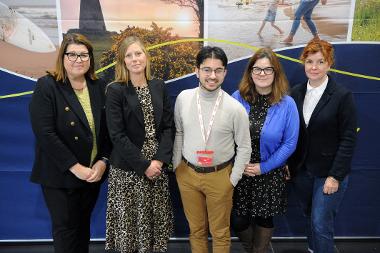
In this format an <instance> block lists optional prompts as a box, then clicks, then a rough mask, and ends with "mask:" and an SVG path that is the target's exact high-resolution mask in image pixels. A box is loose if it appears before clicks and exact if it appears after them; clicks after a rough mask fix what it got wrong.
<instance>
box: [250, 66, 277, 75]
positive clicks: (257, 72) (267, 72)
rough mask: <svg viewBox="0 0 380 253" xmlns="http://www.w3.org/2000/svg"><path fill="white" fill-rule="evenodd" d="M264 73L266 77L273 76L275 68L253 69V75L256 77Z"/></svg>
mask: <svg viewBox="0 0 380 253" xmlns="http://www.w3.org/2000/svg"><path fill="white" fill-rule="evenodd" d="M262 72H264V75H272V74H273V73H274V68H273V67H266V68H263V69H262V68H259V67H253V68H252V70H251V73H252V74H254V75H261V73H262Z"/></svg>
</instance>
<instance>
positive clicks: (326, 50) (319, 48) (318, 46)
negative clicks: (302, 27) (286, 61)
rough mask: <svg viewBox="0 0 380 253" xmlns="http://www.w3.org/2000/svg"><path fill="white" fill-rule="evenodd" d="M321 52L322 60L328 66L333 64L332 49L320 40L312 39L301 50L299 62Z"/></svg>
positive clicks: (327, 43)
mask: <svg viewBox="0 0 380 253" xmlns="http://www.w3.org/2000/svg"><path fill="white" fill-rule="evenodd" d="M318 52H321V53H322V55H323V58H325V60H326V61H327V62H328V63H329V65H330V66H332V65H333V64H334V48H333V46H332V45H331V44H330V43H329V42H327V41H325V40H321V39H312V40H311V41H309V43H307V45H306V47H305V48H304V49H303V51H302V54H301V56H300V60H301V61H302V62H305V59H306V58H307V57H308V56H309V55H311V54H315V53H318Z"/></svg>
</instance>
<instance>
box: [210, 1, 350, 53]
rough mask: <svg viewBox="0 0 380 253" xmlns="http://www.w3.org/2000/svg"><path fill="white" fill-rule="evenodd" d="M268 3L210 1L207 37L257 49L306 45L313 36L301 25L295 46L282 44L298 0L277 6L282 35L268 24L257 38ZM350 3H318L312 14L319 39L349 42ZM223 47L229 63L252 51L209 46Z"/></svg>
mask: <svg viewBox="0 0 380 253" xmlns="http://www.w3.org/2000/svg"><path fill="white" fill-rule="evenodd" d="M269 2H270V1H268V0H257V1H255V0H253V1H252V0H242V1H241V0H209V1H207V2H206V4H207V7H206V10H207V16H208V22H207V28H206V29H207V37H208V38H213V39H222V40H228V41H233V42H239V43H244V44H247V45H251V46H255V47H271V48H273V49H277V48H283V47H289V46H295V45H299V44H305V43H307V42H308V41H309V40H310V39H312V35H311V33H310V32H309V29H308V28H307V26H306V25H305V24H304V23H303V22H302V23H301V25H300V27H299V29H298V31H297V33H296V35H295V37H294V42H293V43H292V44H290V45H289V44H282V43H281V41H282V40H283V39H285V37H286V36H287V35H288V33H289V31H290V28H291V25H292V22H293V15H294V12H295V10H296V9H297V7H298V4H299V0H297V1H293V0H285V1H284V4H280V5H278V8H277V15H276V21H275V24H276V25H277V26H279V27H280V29H281V30H282V31H283V34H280V33H279V32H278V31H277V30H275V29H274V28H273V27H271V24H270V23H268V22H267V23H266V25H265V27H264V29H263V31H262V33H261V36H258V35H257V31H258V30H259V28H260V26H261V24H262V21H263V20H264V18H265V16H266V13H267V9H268V7H269V6H268V3H269ZM350 8H351V1H350V0H329V1H327V4H326V5H321V3H319V4H318V5H317V6H316V7H315V9H314V11H313V20H314V21H315V23H316V26H317V28H318V31H319V33H320V37H321V38H322V39H325V40H328V41H346V40H347V32H348V24H349V20H350V17H349V13H350ZM209 44H210V45H218V46H221V47H223V48H224V49H225V50H226V52H227V55H228V57H229V59H230V60H233V59H237V58H241V57H246V56H249V55H251V54H252V53H253V51H252V50H250V49H246V48H243V47H239V46H236V45H230V44H220V43H209Z"/></svg>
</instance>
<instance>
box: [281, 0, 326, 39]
mask: <svg viewBox="0 0 380 253" xmlns="http://www.w3.org/2000/svg"><path fill="white" fill-rule="evenodd" d="M318 3H319V0H300V3H299V5H298V8H297V10H296V12H295V13H294V20H293V24H292V28H291V30H290V33H289V35H288V37H286V38H285V39H284V40H283V41H282V43H285V44H290V43H292V42H293V39H294V36H295V34H296V32H297V30H298V27H299V26H300V23H301V18H302V17H303V20H304V21H305V22H306V25H307V26H308V27H309V29H310V32H311V34H312V35H313V37H314V38H315V39H318V38H319V35H318V30H317V27H316V26H315V23H314V21H313V20H312V18H311V15H312V14H313V10H314V8H315V6H317V4H318ZM322 4H326V0H324V1H323V2H322Z"/></svg>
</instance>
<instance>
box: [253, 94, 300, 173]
mask: <svg viewBox="0 0 380 253" xmlns="http://www.w3.org/2000/svg"><path fill="white" fill-rule="evenodd" d="M288 101H289V102H288V103H287V110H286V113H287V117H286V124H285V129H283V131H284V134H283V139H282V140H281V143H280V145H279V147H278V148H277V149H276V150H275V151H274V152H273V153H272V154H271V155H270V157H269V158H268V159H267V160H266V161H264V162H261V163H260V169H261V173H262V174H265V173H268V172H270V171H271V170H273V169H275V168H278V167H279V166H281V165H283V164H284V163H285V162H286V160H287V159H288V158H289V156H290V155H291V154H292V153H293V152H294V150H295V149H296V146H297V141H298V132H299V116H298V111H297V106H296V104H295V102H294V100H293V99H289V100H288Z"/></svg>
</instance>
